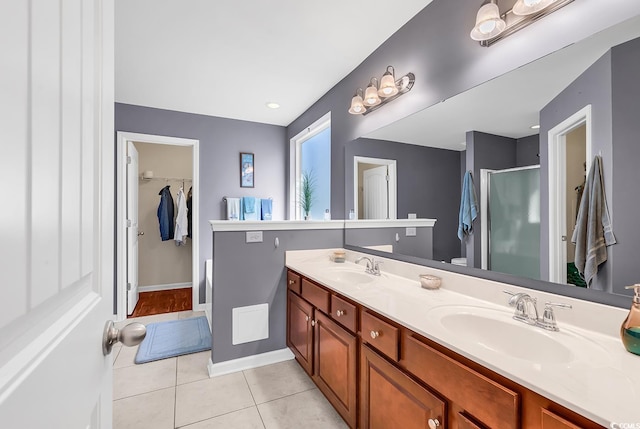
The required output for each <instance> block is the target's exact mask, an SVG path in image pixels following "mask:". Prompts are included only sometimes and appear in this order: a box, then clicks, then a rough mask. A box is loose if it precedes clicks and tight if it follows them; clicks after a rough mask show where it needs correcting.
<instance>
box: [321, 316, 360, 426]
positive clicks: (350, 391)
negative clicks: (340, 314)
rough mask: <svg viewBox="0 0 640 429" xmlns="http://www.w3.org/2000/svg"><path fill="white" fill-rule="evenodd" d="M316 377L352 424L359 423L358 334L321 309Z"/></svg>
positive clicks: (338, 409) (322, 389)
mask: <svg viewBox="0 0 640 429" xmlns="http://www.w3.org/2000/svg"><path fill="white" fill-rule="evenodd" d="M314 338H315V354H314V375H313V379H314V381H315V382H316V384H317V385H318V387H319V388H320V390H321V391H322V393H324V395H325V396H326V397H327V399H328V400H329V402H331V404H332V405H333V406H334V408H335V409H336V410H337V411H338V413H340V415H341V416H342V418H343V419H344V420H345V421H346V422H347V424H348V425H349V426H350V427H351V428H355V427H356V419H357V415H358V414H357V411H356V390H357V380H356V376H357V369H356V365H357V346H358V342H357V340H356V337H355V336H354V335H352V334H350V333H349V332H348V331H346V330H345V329H344V328H342V327H341V326H340V325H338V324H337V323H335V322H334V321H332V320H331V319H329V318H328V317H327V316H325V315H323V314H322V313H320V312H316V313H315V332H314Z"/></svg>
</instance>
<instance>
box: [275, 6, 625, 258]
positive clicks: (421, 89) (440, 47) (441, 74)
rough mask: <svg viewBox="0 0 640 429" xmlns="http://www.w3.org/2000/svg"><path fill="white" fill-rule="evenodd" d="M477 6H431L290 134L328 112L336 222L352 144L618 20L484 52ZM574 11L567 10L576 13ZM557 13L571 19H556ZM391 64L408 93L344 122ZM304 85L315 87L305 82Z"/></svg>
mask: <svg viewBox="0 0 640 429" xmlns="http://www.w3.org/2000/svg"><path fill="white" fill-rule="evenodd" d="M483 3H484V0H456V1H451V0H434V1H433V2H432V3H430V4H429V5H428V6H427V7H425V8H424V9H423V10H422V11H421V12H420V13H418V14H417V15H416V16H415V17H414V18H413V19H411V20H410V21H409V22H408V23H407V24H406V25H405V26H403V27H402V28H401V29H400V30H398V31H397V32H396V33H395V34H393V35H392V36H391V37H390V38H389V39H388V40H387V41H385V42H384V43H383V44H382V45H381V46H380V47H379V48H378V49H376V50H375V51H374V52H373V53H372V54H371V55H370V56H369V57H368V58H367V59H365V60H364V61H363V62H362V63H361V64H360V65H359V66H358V67H357V68H356V69H355V70H353V72H351V73H350V74H349V75H348V76H346V77H345V78H344V79H342V80H341V81H340V82H338V83H337V84H336V85H335V86H334V87H333V88H332V89H331V90H330V91H329V92H328V93H326V94H325V95H324V96H322V97H321V98H320V99H319V100H318V101H317V102H316V103H315V104H314V105H313V106H311V107H310V108H309V109H308V110H307V111H306V112H305V113H303V114H302V115H301V116H300V117H299V118H297V119H296V120H295V121H294V122H292V123H291V124H290V125H289V126H288V128H287V141H288V140H289V139H290V138H292V137H293V136H295V135H296V134H298V133H299V132H300V131H302V130H303V129H304V128H306V127H308V126H309V125H310V124H311V123H313V122H314V121H316V120H317V119H319V118H320V117H322V116H323V115H324V114H326V113H327V112H329V111H331V138H332V140H331V146H332V147H331V163H332V164H331V165H332V171H331V213H332V216H333V218H334V219H340V218H344V216H345V215H346V214H347V213H348V209H349V208H348V207H345V188H346V189H348V188H349V187H350V186H352V184H351V183H346V184H345V170H344V167H345V158H344V147H345V146H347V145H349V144H350V142H351V141H352V140H354V139H356V138H358V137H361V136H364V135H366V134H367V133H369V132H371V131H373V130H376V129H378V128H380V127H382V126H384V125H388V124H390V123H392V122H395V121H396V120H398V119H401V118H403V117H405V116H407V115H409V114H412V113H415V112H417V111H419V110H422V109H424V108H427V107H429V106H432V105H434V104H437V103H440V102H441V101H443V100H446V99H448V98H450V97H452V96H454V95H456V94H459V93H461V92H463V91H466V90H468V89H470V88H472V87H474V86H476V85H478V84H481V83H483V82H486V81H488V80H490V79H493V78H495V77H497V76H500V75H502V74H504V73H506V72H508V71H511V70H514V69H516V68H517V67H520V66H522V65H524V64H527V63H529V62H531V61H533V60H535V59H538V58H540V57H542V56H544V55H547V54H549V53H551V52H554V51H556V50H558V49H560V48H562V47H565V46H567V45H569V44H571V43H573V42H575V41H577V40H581V39H582V38H584V37H585V36H587V35H589V34H591V33H593V32H594V31H597V29H596V28H594V27H595V26H597V25H602V27H601V28H605V27H606V26H610V25H612V24H614V23H615V22H617V20H620V19H623V18H621V17H619V16H618V15H615V16H614V15H613V14H612V15H611V16H608V17H606V19H604V18H603V20H602V21H599V22H597V23H591V24H592V25H590V26H584V27H579V28H577V29H576V30H574V31H564V32H560V31H558V32H555V33H553V34H551V33H544V32H537V33H536V36H537V39H538V40H539V41H540V42H539V43H534V44H532V43H529V42H530V38H531V36H532V33H531V31H533V30H531V31H528V30H529V29H527V30H526V31H522V32H519V33H516V34H513V35H512V36H510V37H508V38H506V39H504V40H502V41H500V42H499V43H497V44H495V45H494V46H492V47H490V48H483V47H481V46H480V45H479V44H478V43H476V42H474V41H472V40H471V39H470V38H469V31H470V29H471V27H473V24H474V22H475V18H476V13H477V11H478V9H479V7H480V6H481V5H482V4H483ZM578 3H580V2H575V4H572V5H570V6H568V7H567V8H568V9H570V8H572V7H573V8H575V7H579V5H578ZM628 7H630V6H628ZM561 13H569V12H568V11H566V10H563V11H560V12H558V14H561ZM629 16H630V15H629ZM588 27H590V28H588ZM530 28H533V26H532V27H530ZM525 46H526V49H525V48H524V47H525ZM390 64H391V65H393V66H394V67H395V69H396V72H397V74H398V75H403V74H405V73H407V72H413V73H415V75H416V83H415V86H414V88H413V89H412V90H411V92H409V93H407V94H405V95H403V96H402V97H401V98H399V99H397V100H395V101H394V102H392V103H390V104H389V105H387V106H385V107H384V108H382V109H380V110H378V111H376V112H373V113H371V114H369V115H367V116H358V115H350V114H348V113H347V109H348V108H349V105H350V102H351V97H352V96H353V94H354V92H355V90H356V89H357V88H358V87H364V86H366V84H367V82H369V79H370V78H371V77H372V76H378V77H379V76H380V75H381V74H382V73H383V72H384V70H385V68H386V67H387V66H388V65H390ZM309 85H313V82H312V81H309ZM425 132H428V131H425ZM287 174H288V173H287ZM456 253H458V252H456Z"/></svg>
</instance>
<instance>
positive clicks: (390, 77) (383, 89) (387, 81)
mask: <svg viewBox="0 0 640 429" xmlns="http://www.w3.org/2000/svg"><path fill="white" fill-rule="evenodd" d="M397 93H398V87H397V86H396V77H395V75H394V70H393V67H391V66H389V67H387V71H386V72H385V73H384V74H383V75H382V79H380V89H379V90H378V95H379V96H380V97H382V98H387V97H391V96H393V95H396V94H397Z"/></svg>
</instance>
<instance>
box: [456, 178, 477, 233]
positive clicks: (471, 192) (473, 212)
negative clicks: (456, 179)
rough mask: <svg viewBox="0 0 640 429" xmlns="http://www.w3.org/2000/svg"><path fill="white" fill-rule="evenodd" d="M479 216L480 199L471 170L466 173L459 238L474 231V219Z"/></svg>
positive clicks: (459, 221)
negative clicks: (477, 195)
mask: <svg viewBox="0 0 640 429" xmlns="http://www.w3.org/2000/svg"><path fill="white" fill-rule="evenodd" d="M477 217H478V201H477V198H476V190H475V188H474V186H473V176H472V175H471V171H467V172H466V173H464V181H463V183H462V198H461V199H460V214H459V216H458V238H459V239H460V240H463V239H464V238H465V237H467V236H468V235H470V234H471V233H472V232H473V221H474V220H476V218H477Z"/></svg>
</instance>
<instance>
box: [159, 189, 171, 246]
mask: <svg viewBox="0 0 640 429" xmlns="http://www.w3.org/2000/svg"><path fill="white" fill-rule="evenodd" d="M169 187H170V186H169V185H167V186H165V187H164V188H162V189H161V190H160V192H159V193H158V195H160V204H159V205H158V223H159V224H160V238H161V239H162V241H167V240H171V239H172V238H173V236H174V227H173V214H174V205H173V197H172V196H171V190H170V189H169Z"/></svg>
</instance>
